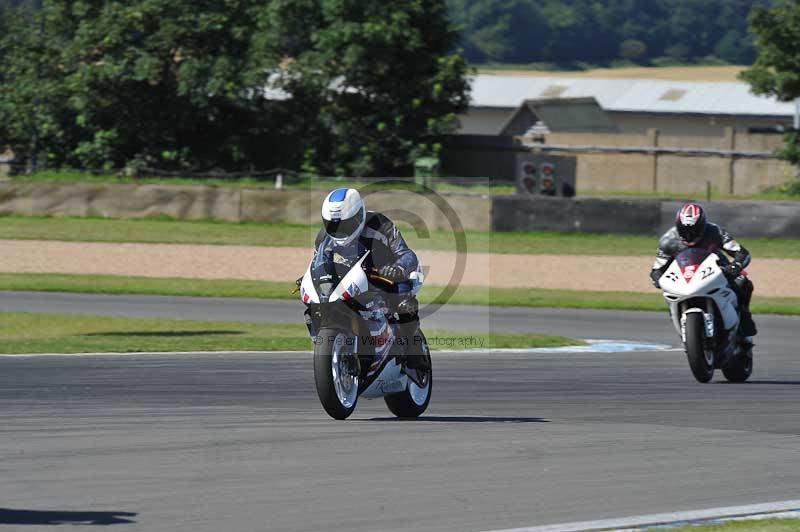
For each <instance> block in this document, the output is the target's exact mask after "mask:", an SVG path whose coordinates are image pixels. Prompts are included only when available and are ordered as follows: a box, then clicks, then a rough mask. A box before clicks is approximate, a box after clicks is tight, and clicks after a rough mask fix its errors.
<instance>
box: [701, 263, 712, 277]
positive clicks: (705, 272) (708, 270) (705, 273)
mask: <svg viewBox="0 0 800 532" xmlns="http://www.w3.org/2000/svg"><path fill="white" fill-rule="evenodd" d="M712 273H714V268H712V267H711V266H707V267H705V268H703V269H702V270H701V271H700V278H701V279H707V278H708V277H710V276H711V274H712Z"/></svg>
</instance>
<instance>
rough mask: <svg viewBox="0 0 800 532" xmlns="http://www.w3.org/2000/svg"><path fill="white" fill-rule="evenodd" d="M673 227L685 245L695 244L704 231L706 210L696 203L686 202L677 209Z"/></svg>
mask: <svg viewBox="0 0 800 532" xmlns="http://www.w3.org/2000/svg"><path fill="white" fill-rule="evenodd" d="M675 228H676V229H677V230H678V235H679V236H680V237H681V240H683V241H684V242H685V243H686V244H687V245H689V246H693V245H695V244H697V242H699V241H700V239H701V238H703V234H704V233H705V231H706V211H704V210H703V208H702V207H701V206H700V205H698V204H697V203H687V204H686V205H684V206H683V207H681V210H679V211H678V216H677V217H676V219H675Z"/></svg>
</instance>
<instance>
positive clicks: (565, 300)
mask: <svg viewBox="0 0 800 532" xmlns="http://www.w3.org/2000/svg"><path fill="white" fill-rule="evenodd" d="M292 288H293V284H292V283H276V282H267V281H235V280H207V279H179V278H170V279H160V278H151V277H124V276H115V275H66V274H48V273H40V274H29V273H0V291H3V290H5V291H9V290H18V291H36V292H75V293H87V294H145V295H166V296H194V297H255V298H261V299H294V298H296V297H297V296H296V295H294V294H292V293H291V289H292ZM441 291H442V287H436V286H425V287H424V288H423V289H422V291H421V292H420V294H419V299H420V301H421V302H423V303H430V302H432V301H434V300H435V299H436V298H437V297H439V294H440V293H441ZM443 303H447V304H458V305H489V306H498V307H504V306H518V307H546V308H583V309H606V310H649V311H663V310H665V309H666V305H665V303H664V300H663V299H662V297H661V295H660V294H659V293H657V292H656V291H653V292H652V293H640V292H589V291H578V290H547V289H539V288H492V289H489V288H481V287H468V286H462V287H459V288H458V289H457V290H456V292H455V294H454V295H453V297H452V298H450V299H449V300H447V301H444V302H443ZM752 309H753V312H755V313H756V314H780V315H787V316H797V315H800V298H789V297H786V298H782V297H758V295H756V297H755V299H754V301H753V306H752Z"/></svg>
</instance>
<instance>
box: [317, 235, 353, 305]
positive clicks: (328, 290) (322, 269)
mask: <svg viewBox="0 0 800 532" xmlns="http://www.w3.org/2000/svg"><path fill="white" fill-rule="evenodd" d="M364 253H366V248H365V247H364V246H363V245H361V243H360V242H358V241H355V242H351V243H350V244H347V245H345V246H337V245H335V243H334V242H333V240H332V239H331V238H330V237H325V238H324V239H323V240H322V242H320V245H319V247H318V248H317V252H316V253H315V255H314V260H313V261H312V263H311V278H312V279H313V281H314V285H315V286H316V288H317V292H318V293H319V295H320V296H322V297H325V298H328V297H330V295H331V294H332V293H333V290H334V289H335V288H336V287H337V286H338V285H339V283H340V282H341V280H342V279H343V278H344V277H345V275H347V273H348V272H349V271H350V270H351V269H352V267H353V266H354V265H355V264H356V263H358V261H359V259H360V258H361V257H362V256H363V255H364Z"/></svg>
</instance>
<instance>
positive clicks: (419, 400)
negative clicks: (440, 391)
mask: <svg viewBox="0 0 800 532" xmlns="http://www.w3.org/2000/svg"><path fill="white" fill-rule="evenodd" d="M419 334H420V335H421V336H422V338H423V342H422V344H423V350H424V353H423V354H422V355H412V356H424V357H427V366H428V367H427V369H426V370H425V371H421V370H414V371H417V374H418V376H419V377H420V378H419V380H420V381H421V384H422V386H418V385H417V384H416V383H415V382H413V381H412V380H411V379H409V380H408V386H407V387H406V389H405V390H403V391H402V392H400V393H393V394H390V395H386V396H384V398H383V400H384V401H386V406H387V407H388V408H389V410H390V411H391V412H392V414H394V415H395V416H397V417H400V418H415V417H419V416H421V415H422V414H423V413H424V412H425V410H426V409H427V408H428V404H429V403H430V402H431V394H432V393H433V365H432V364H431V352H430V349H428V341H427V340H426V339H425V335H424V334H422V331H419Z"/></svg>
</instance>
